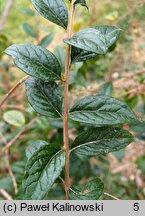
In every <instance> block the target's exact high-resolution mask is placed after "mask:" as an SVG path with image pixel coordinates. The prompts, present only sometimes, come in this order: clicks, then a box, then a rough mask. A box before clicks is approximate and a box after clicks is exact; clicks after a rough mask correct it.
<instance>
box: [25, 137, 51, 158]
mask: <svg viewBox="0 0 145 216" xmlns="http://www.w3.org/2000/svg"><path fill="white" fill-rule="evenodd" d="M46 144H47V142H46V141H44V140H37V141H34V142H33V143H32V144H30V145H29V146H28V148H27V149H26V156H27V158H28V159H29V158H31V156H32V155H33V154H34V153H35V151H37V150H38V149H40V148H41V147H42V146H44V145H46Z"/></svg>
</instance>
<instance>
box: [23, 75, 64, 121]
mask: <svg viewBox="0 0 145 216" xmlns="http://www.w3.org/2000/svg"><path fill="white" fill-rule="evenodd" d="M25 83H26V89H27V96H28V100H29V103H30V104H31V106H32V107H33V108H34V110H36V112H38V113H40V114H42V115H46V116H49V117H52V118H58V117H62V115H61V113H62V95H61V92H60V89H59V87H58V85H57V84H56V83H54V82H46V81H41V80H37V79H35V78H32V77H31V78H29V79H27V80H26V82H25Z"/></svg>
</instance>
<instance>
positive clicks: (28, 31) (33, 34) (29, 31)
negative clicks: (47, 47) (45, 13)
mask: <svg viewBox="0 0 145 216" xmlns="http://www.w3.org/2000/svg"><path fill="white" fill-rule="evenodd" d="M23 29H24V31H25V33H26V34H27V35H29V36H31V37H34V38H37V32H36V30H35V29H34V28H33V26H31V25H30V24H28V23H23Z"/></svg>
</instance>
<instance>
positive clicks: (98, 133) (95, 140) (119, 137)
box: [72, 127, 134, 156]
mask: <svg viewBox="0 0 145 216" xmlns="http://www.w3.org/2000/svg"><path fill="white" fill-rule="evenodd" d="M133 140H134V138H133V136H132V134H130V133H129V132H128V131H126V130H124V129H121V128H113V127H112V128H107V127H106V128H91V129H89V130H87V131H84V132H82V133H81V134H80V135H79V136H78V137H77V138H76V139H75V140H74V142H73V144H72V151H73V152H74V153H76V154H79V155H86V156H96V155H101V154H106V153H109V152H114V151H118V150H120V149H122V148H125V147H126V146H127V145H128V144H129V143H131V142H132V141H133Z"/></svg>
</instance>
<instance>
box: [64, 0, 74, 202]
mask: <svg viewBox="0 0 145 216" xmlns="http://www.w3.org/2000/svg"><path fill="white" fill-rule="evenodd" d="M74 1H75V0H72V1H71V6H70V17H69V23H68V28H67V37H68V38H71V36H72V28H73V15H74ZM70 52H71V46H70V45H67V47H66V63H65V82H64V119H63V140H64V149H65V151H66V162H65V184H64V185H65V193H66V200H69V188H70V177H69V161H70V151H69V136H68V109H69V101H68V100H69V99H68V92H69V88H68V84H69V74H70V66H71V62H70Z"/></svg>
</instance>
